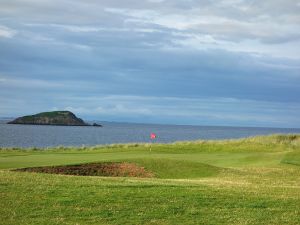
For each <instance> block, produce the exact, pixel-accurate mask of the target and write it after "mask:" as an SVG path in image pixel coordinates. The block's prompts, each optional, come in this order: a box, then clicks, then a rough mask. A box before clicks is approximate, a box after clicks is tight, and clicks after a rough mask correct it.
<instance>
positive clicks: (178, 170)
mask: <svg viewBox="0 0 300 225" xmlns="http://www.w3.org/2000/svg"><path fill="white" fill-rule="evenodd" d="M129 161H130V162H134V163H136V164H137V165H139V166H143V167H145V168H146V169H147V170H149V171H151V172H153V173H154V174H155V177H157V178H166V179H190V178H200V177H210V176H215V175H217V174H218V173H219V172H221V171H222V168H219V167H216V166H211V165H208V164H204V163H199V162H192V161H187V160H172V159H166V158H160V159H155V158H154V159H153V158H143V159H133V160H129Z"/></svg>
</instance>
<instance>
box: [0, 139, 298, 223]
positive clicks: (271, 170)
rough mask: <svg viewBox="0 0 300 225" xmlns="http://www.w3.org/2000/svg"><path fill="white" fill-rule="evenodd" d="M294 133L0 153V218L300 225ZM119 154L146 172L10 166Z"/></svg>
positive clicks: (69, 162) (94, 159)
mask: <svg viewBox="0 0 300 225" xmlns="http://www.w3.org/2000/svg"><path fill="white" fill-rule="evenodd" d="M299 137H300V136H299V135H287V136H283V135H273V136H266V137H253V138H248V139H240V140H227V141H198V142H184V143H175V144H166V145H161V144H157V145H154V146H152V151H151V152H150V151H149V145H147V144H130V145H111V146H96V147H92V148H60V149H58V148H57V149H48V150H38V149H35V150H22V149H18V150H9V149H2V150H1V152H0V168H1V170H0V221H1V224H212V225H215V224H278V225H281V224H293V225H296V224H300V208H299V205H300V164H299V161H300V160H299V159H300V156H299V155H300V153H299V152H300V147H299ZM89 162H105V163H107V162H127V163H134V164H136V165H138V166H140V167H144V168H145V169H146V170H147V171H148V170H149V171H152V172H153V173H154V174H155V176H156V177H155V178H133V177H115V178H112V177H95V176H70V175H57V174H42V173H24V172H15V171H11V170H12V169H15V168H24V167H37V166H57V165H74V164H81V163H89Z"/></svg>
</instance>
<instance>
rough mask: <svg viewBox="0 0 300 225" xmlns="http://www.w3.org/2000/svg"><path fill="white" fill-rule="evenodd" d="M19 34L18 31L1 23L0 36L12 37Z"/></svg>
mask: <svg viewBox="0 0 300 225" xmlns="http://www.w3.org/2000/svg"><path fill="white" fill-rule="evenodd" d="M16 34H17V31H15V30H13V29H10V28H8V27H6V26H2V25H0V38H1V37H2V38H12V37H14V36H15V35H16Z"/></svg>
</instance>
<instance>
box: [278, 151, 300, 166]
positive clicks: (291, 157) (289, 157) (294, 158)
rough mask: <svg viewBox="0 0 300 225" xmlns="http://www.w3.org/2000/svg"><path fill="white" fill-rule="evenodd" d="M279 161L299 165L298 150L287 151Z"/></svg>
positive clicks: (299, 156) (299, 155)
mask: <svg viewBox="0 0 300 225" xmlns="http://www.w3.org/2000/svg"><path fill="white" fill-rule="evenodd" d="M281 162H282V163H285V164H291V165H296V166H300V151H292V152H289V153H287V154H286V155H285V156H284V158H283V159H282V161H281Z"/></svg>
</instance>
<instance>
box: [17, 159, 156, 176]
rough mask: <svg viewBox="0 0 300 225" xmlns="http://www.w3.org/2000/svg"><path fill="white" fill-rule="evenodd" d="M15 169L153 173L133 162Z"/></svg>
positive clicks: (96, 173)
mask: <svg viewBox="0 0 300 225" xmlns="http://www.w3.org/2000/svg"><path fill="white" fill-rule="evenodd" d="M15 171H24V172H37V173H54V174H66V175H76V176H106V177H153V176H154V175H153V173H151V172H149V171H146V170H145V168H144V167H140V166H138V165H136V164H134V163H127V162H120V163H116V162H108V163H87V164H80V165H67V166H45V167H32V168H23V169H16V170H15Z"/></svg>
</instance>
